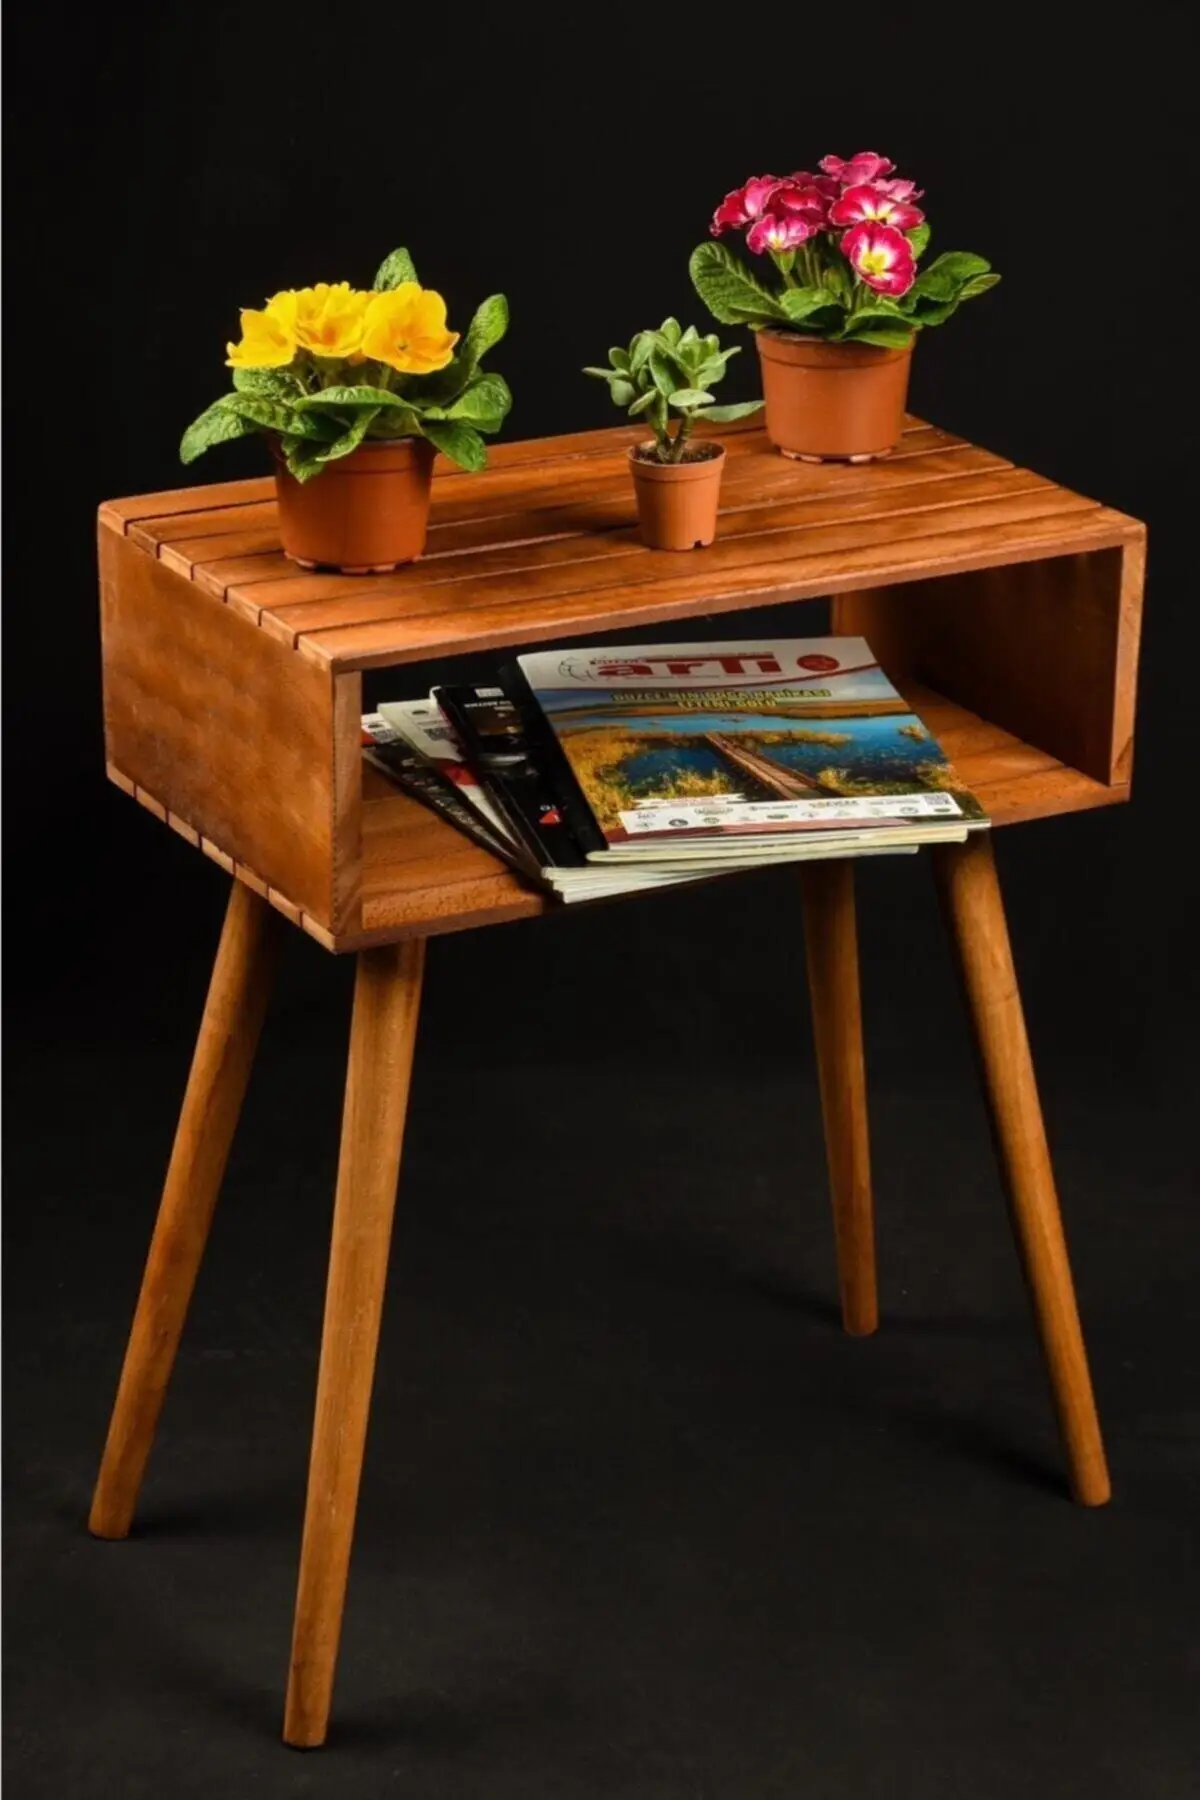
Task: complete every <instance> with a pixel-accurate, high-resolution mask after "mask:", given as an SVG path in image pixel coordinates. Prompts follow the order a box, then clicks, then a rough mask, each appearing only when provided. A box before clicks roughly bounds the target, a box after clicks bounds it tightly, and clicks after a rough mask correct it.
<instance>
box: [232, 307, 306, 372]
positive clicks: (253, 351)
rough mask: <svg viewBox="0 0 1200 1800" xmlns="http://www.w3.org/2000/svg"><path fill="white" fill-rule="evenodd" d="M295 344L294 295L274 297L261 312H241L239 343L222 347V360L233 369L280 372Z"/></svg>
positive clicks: (287, 361) (289, 358)
mask: <svg viewBox="0 0 1200 1800" xmlns="http://www.w3.org/2000/svg"><path fill="white" fill-rule="evenodd" d="M296 344H297V336H296V295H295V294H290V293H283V294H276V295H274V297H273V298H272V299H270V300H268V301H267V304H266V308H265V310H264V311H263V312H243V314H242V341H241V343H240V344H226V346H225V350H226V361H227V362H228V364H229V366H230V367H231V368H234V369H282V368H283V367H284V365H285V364H287V363H290V362H291V360H292V358H293V356H295V354H296Z"/></svg>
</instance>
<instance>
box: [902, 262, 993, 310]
mask: <svg viewBox="0 0 1200 1800" xmlns="http://www.w3.org/2000/svg"><path fill="white" fill-rule="evenodd" d="M991 267H992V265H991V263H990V262H988V261H987V259H986V258H985V257H982V256H975V255H974V254H973V253H972V252H971V251H970V250H944V251H943V252H942V254H941V255H940V256H939V257H937V258H936V259H935V260H934V261H933V262H931V263H930V265H929V267H928V268H927V269H922V271H921V273H920V274H919V275H918V276H917V279H916V281H915V282H914V283H913V289H914V292H916V293H918V294H928V295H929V297H930V298H931V299H933V300H956V299H957V298H958V295H959V290H960V289H961V288H964V287H965V286H966V285H967V283H968V281H973V280H974V279H975V277H976V276H977V275H987V274H989V273H990V272H991Z"/></svg>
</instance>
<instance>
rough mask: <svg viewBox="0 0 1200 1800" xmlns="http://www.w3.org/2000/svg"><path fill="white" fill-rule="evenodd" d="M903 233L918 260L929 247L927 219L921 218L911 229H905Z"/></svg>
mask: <svg viewBox="0 0 1200 1800" xmlns="http://www.w3.org/2000/svg"><path fill="white" fill-rule="evenodd" d="M904 235H905V237H906V238H907V239H908V241H909V243H910V244H911V245H912V253H913V255H914V256H915V257H917V258H918V260H919V259H920V258H921V257H922V256H924V254H925V252H926V250H928V248H929V236H930V232H929V220H928V219H923V220H922V221H921V223H920V224H919V225H914V226H913V228H912V230H911V231H906V232H905V234H904Z"/></svg>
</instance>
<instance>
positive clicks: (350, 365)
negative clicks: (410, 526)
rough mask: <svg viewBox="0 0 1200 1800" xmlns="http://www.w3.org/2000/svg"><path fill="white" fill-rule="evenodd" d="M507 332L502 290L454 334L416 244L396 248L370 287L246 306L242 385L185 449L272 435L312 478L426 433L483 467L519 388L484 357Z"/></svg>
mask: <svg viewBox="0 0 1200 1800" xmlns="http://www.w3.org/2000/svg"><path fill="white" fill-rule="evenodd" d="M507 330H508V301H507V300H506V299H505V298H504V295H503V294H493V295H492V296H491V298H490V299H488V300H485V301H484V302H483V304H482V305H481V306H480V308H479V310H478V311H477V312H476V314H475V317H474V318H473V319H472V320H471V323H470V325H469V326H468V328H467V332H466V335H465V337H460V334H459V333H458V332H457V331H450V330H449V329H448V328H447V325H446V302H445V301H444V300H443V299H442V296H441V295H440V294H438V293H435V292H434V290H433V289H432V288H423V287H422V286H421V284H420V282H419V281H418V280H417V271H416V269H415V267H414V266H413V260H412V257H411V256H410V255H409V253H408V251H407V250H393V252H392V254H391V255H390V256H389V257H388V258H387V259H386V261H385V262H384V263H383V264H382V265H381V266H380V269H379V273H378V274H377V275H376V277H375V285H374V287H373V288H372V289H371V291H370V292H369V293H367V292H364V291H362V290H361V289H358V288H352V287H351V286H350V284H349V283H348V282H345V281H339V282H335V283H328V282H319V283H318V285H317V286H316V287H310V288H298V289H288V290H287V291H285V292H284V293H280V294H275V295H274V296H273V297H272V298H271V299H270V300H268V301H267V304H266V306H265V307H264V308H263V310H262V311H261V312H254V311H246V312H243V313H242V336H241V341H240V343H236V344H230V345H228V346H227V348H228V356H227V358H226V361H227V363H228V365H229V367H230V368H231V369H232V370H233V392H232V393H230V394H224V395H222V397H221V398H220V399H219V400H217V401H214V403H213V404H212V406H210V407H209V408H208V409H207V411H205V412H202V413H201V415H200V417H199V418H198V419H197V420H196V421H195V423H194V424H192V425H189V426H188V428H187V430H186V431H185V432H184V434H183V441H182V442H181V444H180V446H179V454H180V457H181V459H182V460H183V461H184V462H185V463H190V462H194V461H195V459H196V458H197V457H198V456H200V455H202V454H203V452H204V451H205V450H209V449H211V448H212V446H213V445H214V444H223V443H226V442H227V441H228V440H229V439H230V438H239V437H247V436H249V435H250V434H251V433H253V432H265V433H267V434H268V435H270V436H272V437H274V438H275V439H276V440H277V441H278V445H279V451H280V454H281V455H282V456H283V458H284V460H285V462H286V463H287V467H288V469H289V470H290V471H291V473H292V474H293V475H294V476H295V478H296V480H297V481H311V480H312V478H313V476H314V475H319V474H320V473H321V471H322V469H323V468H324V467H325V466H326V464H327V463H331V462H334V461H335V460H336V459H337V458H338V457H341V456H349V454H350V452H351V451H352V450H357V449H358V447H359V445H360V444H362V443H368V444H370V443H380V442H385V443H386V442H393V441H394V440H395V439H397V438H411V437H424V438H428V439H429V441H430V443H431V444H434V445H436V447H437V448H438V449H439V450H441V451H442V452H444V454H445V455H446V456H448V457H450V458H451V459H452V461H454V462H456V463H459V464H461V466H462V467H463V468H464V469H481V468H482V467H483V466H484V463H485V462H486V461H487V449H486V446H485V444H484V441H483V437H482V436H481V433H491V432H495V431H499V429H500V427H501V425H502V424H503V423H504V419H505V415H506V414H507V412H508V409H509V407H510V406H511V405H512V395H511V394H510V393H509V390H508V383H507V382H506V381H505V380H504V377H503V376H502V375H491V374H485V373H484V372H483V371H482V370H481V369H480V366H479V365H480V362H481V360H482V358H483V357H484V355H485V354H486V353H487V351H489V350H490V349H491V348H492V347H493V345H495V344H498V343H499V342H500V339H501V338H502V337H503V336H504V333H505V332H506V331H507Z"/></svg>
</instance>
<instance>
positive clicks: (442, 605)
mask: <svg viewBox="0 0 1200 1800" xmlns="http://www.w3.org/2000/svg"><path fill="white" fill-rule="evenodd" d="M985 502H986V503H987V504H985ZM1094 504H1095V503H1094V502H1093V501H1090V500H1084V499H1082V498H1080V496H1079V495H1077V494H1069V493H1067V492H1066V490H1065V489H1062V488H1056V487H1055V486H1054V485H1053V483H1052V482H1048V481H1043V480H1042V479H1041V478H1040V477H1039V476H1036V475H1030V474H1028V473H1027V472H1026V471H1024V470H1009V471H1001V472H998V473H996V474H991V473H989V474H988V475H986V476H983V477H978V478H975V479H973V480H971V481H967V480H963V481H956V482H953V483H945V482H934V483H929V484H917V485H914V486H913V487H906V488H893V489H891V490H889V492H888V496H887V499H886V500H882V499H881V498H880V496H879V494H878V493H875V492H866V493H859V494H857V495H855V494H850V495H847V496H845V497H843V498H838V499H836V500H830V499H824V500H822V502H821V504H820V505H819V506H815V505H813V504H811V503H810V502H808V501H807V500H801V501H799V502H794V503H789V504H784V505H771V506H753V507H747V508H745V509H741V510H736V509H735V510H729V511H726V512H725V513H723V514H722V518H721V529H720V536H719V539H718V542H717V543H716V544H715V545H714V546H713V547H712V549H711V550H705V551H703V552H701V553H699V554H700V555H701V556H702V558H703V559H704V561H703V566H704V567H705V568H706V569H708V568H711V569H713V571H714V572H716V571H718V570H720V569H723V568H727V567H731V566H732V567H737V566H740V565H741V564H743V563H746V562H754V561H758V560H761V559H762V558H763V557H764V556H767V555H770V556H771V557H772V558H774V557H775V556H776V555H778V554H781V553H783V552H784V551H785V550H786V549H788V548H790V547H791V545H792V543H793V542H795V544H796V546H797V548H798V549H799V548H801V547H803V548H804V549H805V550H807V548H808V546H809V545H810V543H811V544H812V545H814V546H818V547H820V546H823V545H826V544H827V543H828V544H829V545H830V546H831V547H833V540H832V539H830V538H829V537H828V533H829V531H830V528H831V527H833V526H837V525H840V526H842V527H845V526H847V525H851V524H852V525H853V526H854V528H855V529H854V538H855V541H858V540H859V539H861V538H863V537H864V536H865V533H866V530H867V528H869V529H870V530H871V531H872V532H874V533H875V534H876V535H877V536H878V535H880V534H882V535H884V536H887V535H889V534H891V533H893V532H896V533H899V532H901V531H902V530H911V529H915V526H912V525H909V524H905V525H903V526H901V524H900V521H910V520H914V519H915V518H916V517H917V516H918V515H924V516H925V517H927V518H928V519H929V525H928V529H930V530H940V529H953V528H955V521H957V523H958V524H959V525H966V524H968V523H969V524H971V525H987V524H991V523H997V522H1001V521H1003V520H1006V519H1010V518H1025V517H1042V516H1049V515H1051V514H1055V513H1071V512H1086V511H1090V510H1092V509H1093V508H1094ZM938 514H945V515H946V517H945V520H944V521H943V520H940V519H939V518H937V517H936V516H935V515H938ZM801 533H803V534H805V535H804V537H803V538H801V537H800V535H799V534H801ZM809 534H815V535H809ZM839 541H842V542H844V541H846V533H845V530H844V529H843V531H842V532H841V534H840V540H839ZM617 558H628V559H632V560H630V561H627V562H625V561H623V562H621V563H620V564H619V566H618V565H617V564H616V559H617ZM679 567H680V563H679V558H678V556H677V555H676V553H674V552H671V551H661V550H660V551H653V550H649V549H647V548H646V546H645V544H643V542H642V541H641V538H640V536H639V534H638V532H637V530H636V528H635V527H633V526H630V527H628V528H627V529H625V530H623V531H614V532H610V533H608V534H607V536H605V537H603V538H597V537H588V538H578V539H568V540H556V541H555V542H553V543H550V544H541V545H527V546H523V547H519V548H514V549H509V550H502V551H495V552H493V553H492V554H491V555H490V556H488V557H474V556H472V557H454V558H447V559H446V560H445V561H444V562H442V563H440V564H438V565H436V567H431V566H430V565H428V564H425V563H421V564H420V565H418V567H417V568H415V569H414V570H413V571H412V579H411V580H409V581H407V582H406V583H404V584H403V585H401V584H398V583H393V584H389V585H387V586H385V587H384V588H383V590H382V591H379V590H374V589H371V588H369V587H367V588H363V587H359V588H356V589H355V590H354V592H353V593H352V594H350V595H348V596H346V597H345V598H330V599H325V600H323V601H322V600H314V601H307V602H305V603H304V604H302V605H299V606H295V605H291V606H279V605H276V606H275V607H273V608H269V609H268V608H264V609H263V611H262V613H261V615H260V618H259V623H260V624H261V625H262V626H263V628H264V629H266V630H270V631H274V632H275V633H276V634H277V635H278V636H282V637H284V638H286V639H287V641H288V642H295V640H296V638H297V637H298V636H300V635H302V634H307V633H310V632H315V631H329V630H333V629H335V628H341V627H345V626H352V625H366V624H371V623H375V622H377V621H379V620H383V619H390V618H396V619H402V618H405V617H410V616H412V615H414V614H421V613H433V612H440V611H442V610H445V609H446V608H448V607H451V608H455V609H461V608H463V607H466V606H470V605H473V604H476V603H477V602H478V601H479V600H480V599H483V600H484V601H485V602H486V603H488V604H491V603H494V601H495V599H496V598H497V594H496V590H497V588H498V587H501V586H502V588H503V594H504V597H505V598H512V599H515V598H517V596H518V593H519V594H520V595H521V597H525V596H528V597H529V598H532V599H540V598H543V597H545V596H546V595H548V594H551V593H556V592H563V593H568V592H572V591H574V590H577V589H579V588H583V587H586V588H587V589H588V590H589V591H590V592H594V593H597V594H599V593H601V592H602V590H603V589H604V588H606V587H611V586H623V585H626V584H628V583H630V582H642V581H648V580H654V579H656V578H657V577H659V576H662V575H667V574H672V575H673V574H675V573H676V572H677V571H678V570H679ZM559 571H562V575H561V577H560V575H559ZM449 584H457V588H456V591H455V592H454V593H451V594H446V593H444V592H440V591H439V590H442V589H445V588H446V587H447V586H448V585H449ZM258 597H259V590H258V589H252V590H251V591H250V593H249V594H248V595H247V596H246V598H248V599H250V600H257V599H258Z"/></svg>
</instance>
